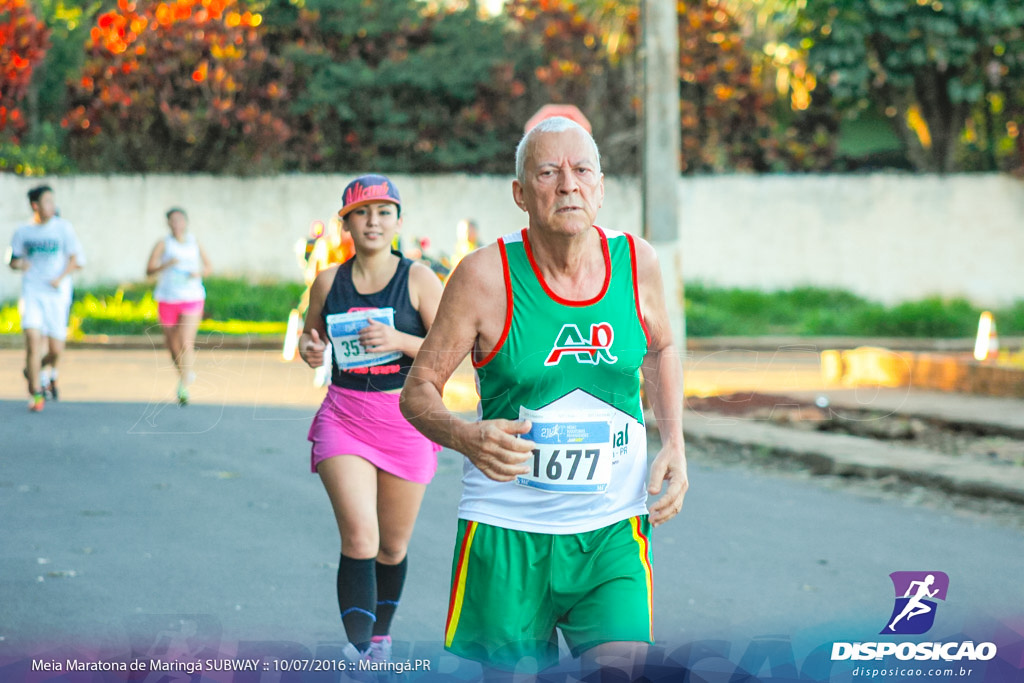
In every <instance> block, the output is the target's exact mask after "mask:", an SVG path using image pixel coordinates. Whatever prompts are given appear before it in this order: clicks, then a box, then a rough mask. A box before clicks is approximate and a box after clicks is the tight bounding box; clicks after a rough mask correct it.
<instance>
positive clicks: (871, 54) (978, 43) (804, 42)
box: [796, 0, 1024, 172]
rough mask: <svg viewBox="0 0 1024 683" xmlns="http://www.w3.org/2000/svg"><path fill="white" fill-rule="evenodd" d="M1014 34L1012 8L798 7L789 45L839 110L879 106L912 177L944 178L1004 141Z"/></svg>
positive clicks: (1015, 66)
mask: <svg viewBox="0 0 1024 683" xmlns="http://www.w3.org/2000/svg"><path fill="white" fill-rule="evenodd" d="M1022 25H1024V4H1022V3H1020V2H1019V0H961V1H958V2H953V1H951V0H949V1H943V0H834V1H833V2H816V1H815V2H812V1H808V0H800V2H799V11H798V20H797V25H796V39H797V40H798V41H800V45H801V46H802V47H803V48H804V49H806V50H807V58H808V61H809V63H810V65H811V66H812V68H813V69H814V70H815V71H816V73H817V74H818V76H819V80H821V81H822V82H823V83H824V84H826V85H827V87H828V90H829V91H830V93H831V94H832V96H833V97H834V98H835V102H836V104H837V105H838V106H840V107H841V108H842V109H843V110H845V111H847V112H855V111H858V110H863V109H865V108H867V107H869V106H877V107H879V108H880V109H881V110H882V111H883V112H884V113H885V115H886V116H888V117H889V118H890V120H891V121H892V123H893V128H894V131H895V133H896V134H897V136H899V138H900V140H901V141H902V144H903V146H904V148H905V150H906V153H907V156H908V158H909V159H910V160H911V161H912V162H913V163H914V165H915V167H916V168H917V169H919V170H922V171H938V172H948V171H953V170H957V169H958V168H959V167H961V162H962V160H963V159H964V155H965V153H966V152H969V151H970V148H971V147H975V148H984V149H986V150H987V151H988V152H987V154H986V157H987V158H988V160H989V161H988V165H992V164H993V163H995V158H996V155H995V151H996V150H997V149H998V148H999V146H1000V145H1003V146H1005V143H1002V142H1000V141H1001V140H1003V139H1005V138H1006V137H1007V136H1008V135H1010V134H1012V131H1013V128H1012V127H1008V126H1007V125H1006V124H1007V123H1012V121H1007V120H1006V119H1005V114H1004V112H1005V104H1006V102H1007V99H1008V98H1007V93H1017V92H1019V91H1020V90H1021V88H1022V87H1024V80H1022V77H1021V68H1022V64H1024V41H1021V40H1020V27H1021V26H1022ZM1011 147H1012V145H1011Z"/></svg>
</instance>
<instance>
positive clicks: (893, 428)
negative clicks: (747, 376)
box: [686, 392, 1024, 466]
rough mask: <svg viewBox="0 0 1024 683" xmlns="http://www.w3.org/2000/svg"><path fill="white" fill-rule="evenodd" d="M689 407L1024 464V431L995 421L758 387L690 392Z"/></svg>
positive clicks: (977, 457)
mask: <svg viewBox="0 0 1024 683" xmlns="http://www.w3.org/2000/svg"><path fill="white" fill-rule="evenodd" d="M686 408H687V410H689V411H690V412H693V413H703V414H716V415H723V416H729V417H735V418H740V419H746V420H757V421H764V422H768V423H771V424H773V425H776V426H780V427H787V428H791V429H799V430H805V431H820V432H833V433H838V434H849V435H852V436H858V437H864V438H871V439H877V440H881V441H890V442H895V443H899V444H901V445H906V446H911V447H915V448H922V449H925V450H929V451H933V452H937V453H942V454H944V455H950V456H956V457H964V458H971V459H975V460H980V461H985V462H989V463H993V464H1001V465H1007V466H1024V435H1022V434H1019V433H1014V432H1012V431H1010V430H1000V429H999V428H998V427H994V426H990V425H976V424H964V423H956V422H948V421H943V420H938V419H933V418H923V417H914V416H907V415H900V414H897V413H885V412H881V411H873V410H858V409H851V408H845V407H836V406H832V405H830V404H829V403H828V401H827V399H824V398H821V399H819V400H818V401H817V402H813V403H812V402H807V401H803V400H799V399H795V398H792V397H790V396H782V395H776V394H761V393H756V392H754V393H736V394H728V395H723V396H709V397H687V399H686Z"/></svg>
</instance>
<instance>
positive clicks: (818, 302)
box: [0, 278, 1024, 338]
mask: <svg viewBox="0 0 1024 683" xmlns="http://www.w3.org/2000/svg"><path fill="white" fill-rule="evenodd" d="M205 284H206V291H207V299H206V311H205V320H204V321H203V323H202V325H201V327H200V329H201V330H204V331H209V332H222V333H224V334H284V332H285V324H286V321H287V319H288V313H289V312H290V311H291V309H292V308H294V307H295V306H296V304H297V303H298V301H299V298H300V297H301V296H302V292H303V289H304V288H303V286H302V285H301V284H298V283H291V282H287V283H281V282H276V283H250V282H246V281H244V280H231V279H226V278H210V279H208V280H207V281H206V283H205ZM16 306H17V302H7V303H6V304H3V305H0V333H4V332H6V333H15V332H20V327H19V326H18V312H17V308H16ZM981 310H982V309H980V308H978V307H976V306H974V305H973V304H971V303H970V302H968V301H965V300H963V299H940V298H937V297H932V298H927V299H922V300H919V301H909V302H905V303H902V304H899V305H896V306H883V305H882V304H880V303H877V302H874V301H870V300H867V299H864V298H862V297H859V296H857V295H855V294H852V293H850V292H847V291H843V290H837V289H821V288H817V287H798V288H795V289H790V290H784V291H776V292H761V291H757V290H750V289H739V288H721V287H710V286H707V285H704V284H702V283H687V285H686V328H687V329H686V331H687V335H688V336H691V337H712V336H765V335H779V336H850V337H931V338H947V337H948V338H965V337H973V336H974V334H975V332H976V331H977V328H978V316H980V315H981ZM993 315H994V316H995V319H996V325H997V328H998V331H999V333H1000V334H1004V335H1012V336H1019V335H1024V300H1020V301H1017V302H1016V303H1014V304H1013V305H1011V306H1008V307H1005V308H1002V309H996V310H993ZM72 325H73V329H72V332H73V334H110V335H127V334H146V333H147V332H150V333H152V332H153V331H154V330H158V325H159V323H158V322H157V317H156V302H154V301H153V295H152V287H151V286H150V285H147V284H145V283H141V284H128V285H122V286H109V287H94V288H90V289H88V290H80V291H79V292H77V293H76V294H75V303H74V305H73V307H72Z"/></svg>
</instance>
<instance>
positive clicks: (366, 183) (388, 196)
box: [338, 175, 402, 216]
mask: <svg viewBox="0 0 1024 683" xmlns="http://www.w3.org/2000/svg"><path fill="white" fill-rule="evenodd" d="M342 201H343V202H344V206H342V207H341V211H339V212H338V215H339V216H345V215H346V214H348V212H350V211H352V210H353V209H356V208H358V207H360V206H364V205H365V204H374V203H376V202H391V203H393V204H398V205H399V206H400V205H401V204H402V199H401V197H399V195H398V188H397V187H395V184H394V183H392V182H391V180H389V179H388V178H387V177H386V176H382V175H364V176H359V177H358V178H356V179H355V180H353V181H352V182H351V183H349V184H348V185H347V186H346V187H345V192H344V193H343V194H342Z"/></svg>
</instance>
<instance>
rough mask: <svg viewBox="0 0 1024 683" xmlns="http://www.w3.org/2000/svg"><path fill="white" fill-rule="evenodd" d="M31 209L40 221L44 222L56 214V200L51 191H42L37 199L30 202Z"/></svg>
mask: <svg viewBox="0 0 1024 683" xmlns="http://www.w3.org/2000/svg"><path fill="white" fill-rule="evenodd" d="M32 210H33V211H35V212H36V213H37V214H39V222H40V223H45V222H46V221H48V220H50V219H51V218H53V217H54V216H55V215H57V200H56V199H55V198H54V196H53V193H52V192H44V193H43V194H41V195H40V196H39V200H38V201H35V202H32Z"/></svg>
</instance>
